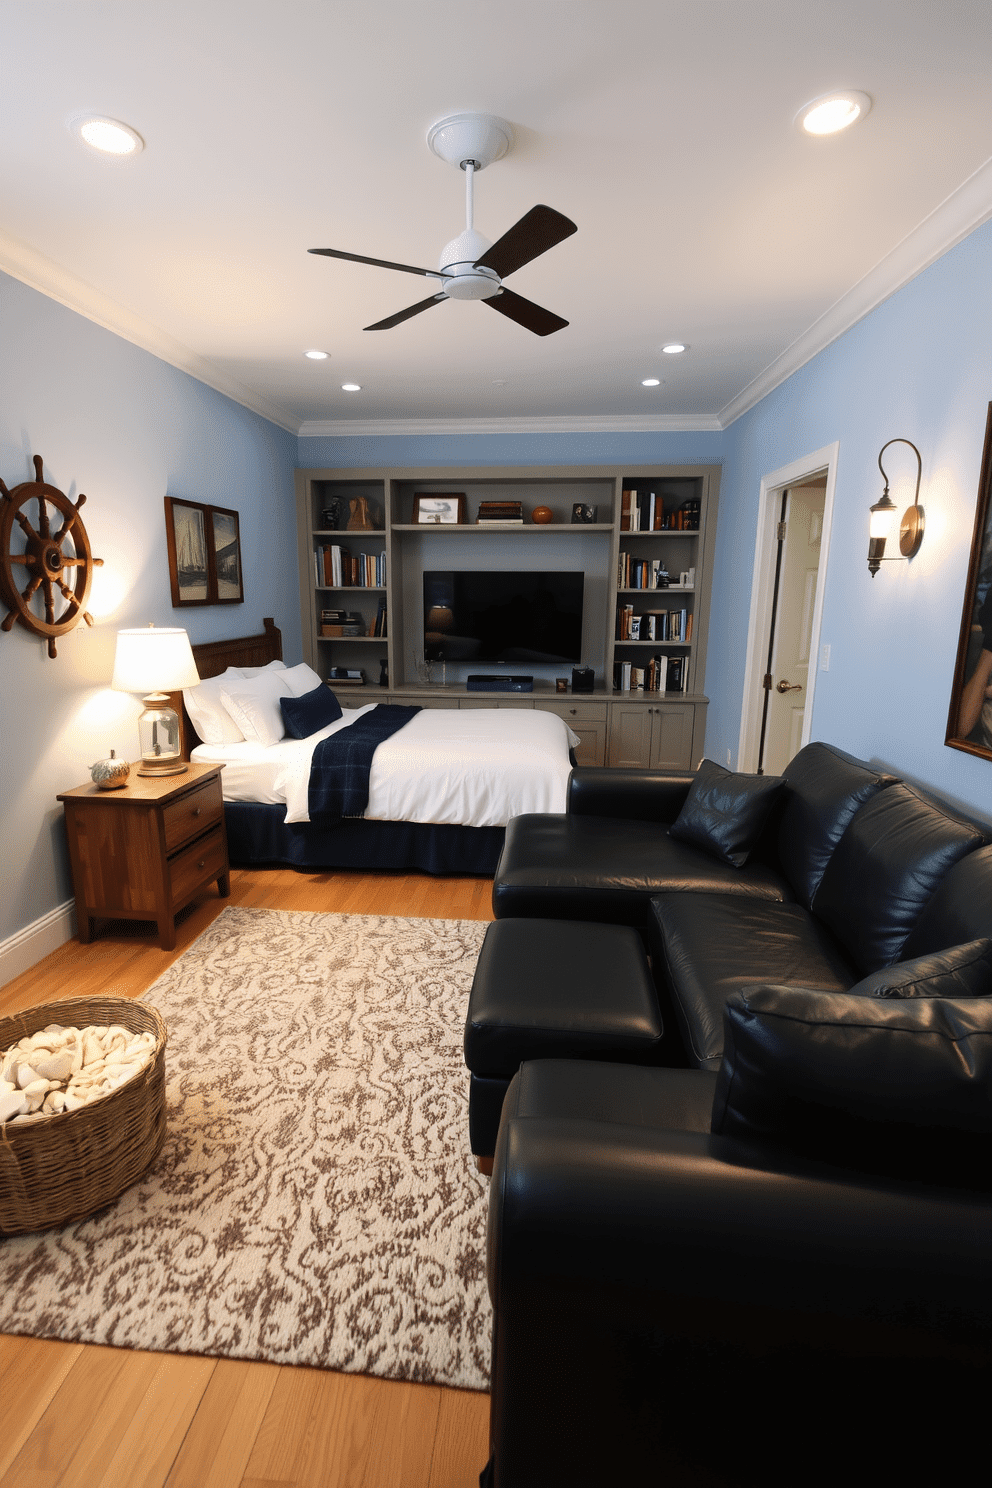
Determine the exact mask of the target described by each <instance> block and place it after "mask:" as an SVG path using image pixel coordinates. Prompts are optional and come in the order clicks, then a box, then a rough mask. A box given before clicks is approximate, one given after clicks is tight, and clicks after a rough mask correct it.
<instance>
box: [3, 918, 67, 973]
mask: <svg viewBox="0 0 992 1488" xmlns="http://www.w3.org/2000/svg"><path fill="white" fill-rule="evenodd" d="M75 933H76V904H75V901H74V900H72V899H67V900H66V902H65V903H64V904H58V905H56V907H55V908H54V909H50V910H49V911H48V913H47V914H46V915H42V917H41V919H40V920H35V921H34V923H33V924H31V925H25V927H24V929H23V930H18V931H17V932H16V933H15V934H14V935H8V937H7V939H6V940H0V987H2V986H3V985H4V983H6V982H10V981H13V979H14V977H16V976H20V974H21V972H22V971H27V969H28V967H29V966H34V965H35V963H36V962H38V961H40V960H41V959H42V957H43V956H47V955H49V953H50V952H51V951H57V950H58V948H59V946H62V945H65V943H66V941H67V940H71V939H72V937H73V936H74V935H75Z"/></svg>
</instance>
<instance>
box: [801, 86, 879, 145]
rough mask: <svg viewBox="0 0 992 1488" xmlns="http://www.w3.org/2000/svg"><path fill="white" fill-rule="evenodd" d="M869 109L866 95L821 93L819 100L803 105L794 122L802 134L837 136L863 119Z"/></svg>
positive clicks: (845, 92) (842, 90) (846, 91)
mask: <svg viewBox="0 0 992 1488" xmlns="http://www.w3.org/2000/svg"><path fill="white" fill-rule="evenodd" d="M870 109H871V99H870V98H869V97H868V94H867V93H858V92H856V91H854V90H852V89H841V90H840V91H839V92H836V93H821V95H820V97H819V98H813V99H811V100H810V102H809V103H804V104H803V106H802V108H801V109H800V110H799V112H798V114H797V115H796V118H795V122H796V124H797V125H798V126H799V128H800V129H801V130H802V131H803V133H804V134H817V135H820V134H838V133H839V132H840V131H841V130H842V129H849V128H850V126H851V125H852V124H856V123H857V121H858V120H859V119H863V118H864V116H865V114H867V113H868V112H869V110H870Z"/></svg>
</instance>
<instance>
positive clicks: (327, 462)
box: [299, 433, 724, 470]
mask: <svg viewBox="0 0 992 1488" xmlns="http://www.w3.org/2000/svg"><path fill="white" fill-rule="evenodd" d="M723 437H724V436H723V435H722V434H721V433H710V434H704V433H696V434H694V433H685V434H679V433H672V434H403V435H399V434H390V435H362V436H359V435H355V436H352V437H349V438H344V439H341V438H316V437H306V438H301V439H300V441H299V463H300V465H301V466H304V467H306V468H308V469H311V470H319V469H320V468H321V467H337V468H338V469H349V468H352V469H356V470H362V469H365V468H367V467H374V468H375V469H379V470H381V469H389V468H390V467H393V468H397V469H403V468H404V467H406V466H412V467H416V466H420V465H423V466H429V465H629V466H630V467H634V466H636V465H716V464H718V463H719V460H720V450H721V447H722V441H723Z"/></svg>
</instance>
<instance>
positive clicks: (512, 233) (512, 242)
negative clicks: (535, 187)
mask: <svg viewBox="0 0 992 1488" xmlns="http://www.w3.org/2000/svg"><path fill="white" fill-rule="evenodd" d="M578 230H579V229H578V228H577V227H576V225H575V223H574V222H571V221H570V220H569V219H568V218H567V217H563V216H562V214H561V213H560V212H556V211H554V210H553V208H551V207H531V209H530V211H529V212H528V213H527V214H526V216H524V217H521V219H520V221H519V222H515V223H514V224H513V226H512V227H511V228H510V230H509V232H505V233H504V234H503V236H502V237H501V238H500V239H498V241H497V242H495V243H494V244H493V246H492V247H491V248H490V249H488V250H487V252H485V253H484V254H483V255H482V257H481V258H480V259H479V261H478V265H477V267H478V266H479V265H481V267H482V268H484V269H493V270H494V272H495V273H497V274H498V275H499V277H500V278H501V279H505V278H506V276H507V274H512V273H513V271H514V270H515V269H519V268H522V267H523V265H524V264H525V263H530V261H531V259H532V258H538V257H539V256H540V255H541V254H542V253H547V251H548V249H549V248H553V247H554V246H555V244H556V243H560V242H562V240H563V239H564V238H570V237H571V236H572V234H573V233H574V232H578Z"/></svg>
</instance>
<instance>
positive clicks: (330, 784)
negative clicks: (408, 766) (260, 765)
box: [307, 703, 420, 823]
mask: <svg viewBox="0 0 992 1488" xmlns="http://www.w3.org/2000/svg"><path fill="white" fill-rule="evenodd" d="M419 712H420V708H419V707H409V708H407V707H401V706H399V705H398V704H395V703H377V704H376V706H375V707H374V708H373V709H372V712H371V713H363V714H362V716H361V718H359V719H357V720H356V721H355V722H354V723H350V724H349V725H348V727H347V728H343V729H339V730H338V732H337V733H336V734H331V736H330V738H329V739H321V741H320V743H319V744H318V745H317V746H316V748H315V749H314V752H313V758H312V760H311V762H310V787H309V800H308V806H307V809H308V811H309V813H310V820H311V821H317V820H318V819H319V820H321V821H323V822H325V823H327V822H335V821H340V820H341V818H342V817H343V816H361V814H362V812H363V811H364V810H365V808H366V806H367V805H368V804H369V771H370V770H371V768H372V756H373V755H374V754H375V751H376V749H377V747H378V746H379V745H380V744H381V743H382V741H383V739H388V738H389V736H390V734H395V733H396V732H397V730H398V729H401V728H402V727H403V725H404V724H405V723H409V722H410V719H411V718H412V717H413V715H414V713H419Z"/></svg>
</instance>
